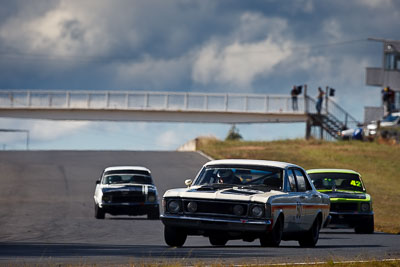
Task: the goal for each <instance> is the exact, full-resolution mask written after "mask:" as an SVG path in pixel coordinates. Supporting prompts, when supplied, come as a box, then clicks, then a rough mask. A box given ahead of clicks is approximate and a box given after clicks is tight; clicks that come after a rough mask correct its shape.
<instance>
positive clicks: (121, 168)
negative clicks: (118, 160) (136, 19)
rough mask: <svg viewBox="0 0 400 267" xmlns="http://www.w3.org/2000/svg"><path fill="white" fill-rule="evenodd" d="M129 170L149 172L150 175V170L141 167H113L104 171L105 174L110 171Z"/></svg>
mask: <svg viewBox="0 0 400 267" xmlns="http://www.w3.org/2000/svg"><path fill="white" fill-rule="evenodd" d="M127 170H133V171H147V172H149V173H151V172H150V170H149V169H147V168H145V167H141V166H113V167H107V168H105V169H104V171H105V172H108V171H127Z"/></svg>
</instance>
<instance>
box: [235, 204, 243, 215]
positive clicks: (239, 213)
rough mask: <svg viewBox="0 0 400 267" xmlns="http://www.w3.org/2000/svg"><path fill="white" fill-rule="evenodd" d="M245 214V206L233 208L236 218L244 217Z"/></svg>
mask: <svg viewBox="0 0 400 267" xmlns="http://www.w3.org/2000/svg"><path fill="white" fill-rule="evenodd" d="M243 213H244V208H243V205H235V206H233V214H235V215H236V216H242V215H243Z"/></svg>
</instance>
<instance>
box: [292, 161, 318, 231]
mask: <svg viewBox="0 0 400 267" xmlns="http://www.w3.org/2000/svg"><path fill="white" fill-rule="evenodd" d="M293 172H294V174H295V177H296V182H297V190H298V192H299V201H300V203H301V204H300V205H301V220H300V221H301V229H302V230H304V231H306V230H308V229H310V227H311V225H312V224H313V222H314V219H315V216H316V213H317V209H318V205H316V204H317V203H316V202H317V201H316V199H315V198H316V196H317V195H316V192H314V191H313V190H312V187H311V185H310V183H309V181H308V179H307V176H306V174H305V172H304V171H303V170H301V169H299V168H294V169H293Z"/></svg>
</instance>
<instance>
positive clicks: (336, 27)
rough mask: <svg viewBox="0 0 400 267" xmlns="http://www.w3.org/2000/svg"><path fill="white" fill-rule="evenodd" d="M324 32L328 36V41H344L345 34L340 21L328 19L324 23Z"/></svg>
mask: <svg viewBox="0 0 400 267" xmlns="http://www.w3.org/2000/svg"><path fill="white" fill-rule="evenodd" d="M322 31H323V32H324V33H325V34H327V40H332V39H336V40H342V39H343V33H342V30H341V25H340V23H339V21H337V20H336V19H328V20H326V21H324V23H323V26H322Z"/></svg>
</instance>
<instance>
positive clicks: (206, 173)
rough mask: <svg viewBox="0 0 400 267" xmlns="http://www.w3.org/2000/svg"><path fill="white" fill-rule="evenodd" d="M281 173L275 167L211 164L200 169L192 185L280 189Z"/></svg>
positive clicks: (280, 170)
mask: <svg viewBox="0 0 400 267" xmlns="http://www.w3.org/2000/svg"><path fill="white" fill-rule="evenodd" d="M282 173H283V171H282V169H280V168H275V167H264V166H247V165H246V166H242V165H211V166H206V167H204V168H203V169H202V170H201V172H200V174H199V175H198V177H197V178H196V180H195V181H194V183H193V185H200V186H213V187H233V186H236V187H240V188H255V189H259V190H264V191H267V190H272V189H274V190H281V189H282Z"/></svg>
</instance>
